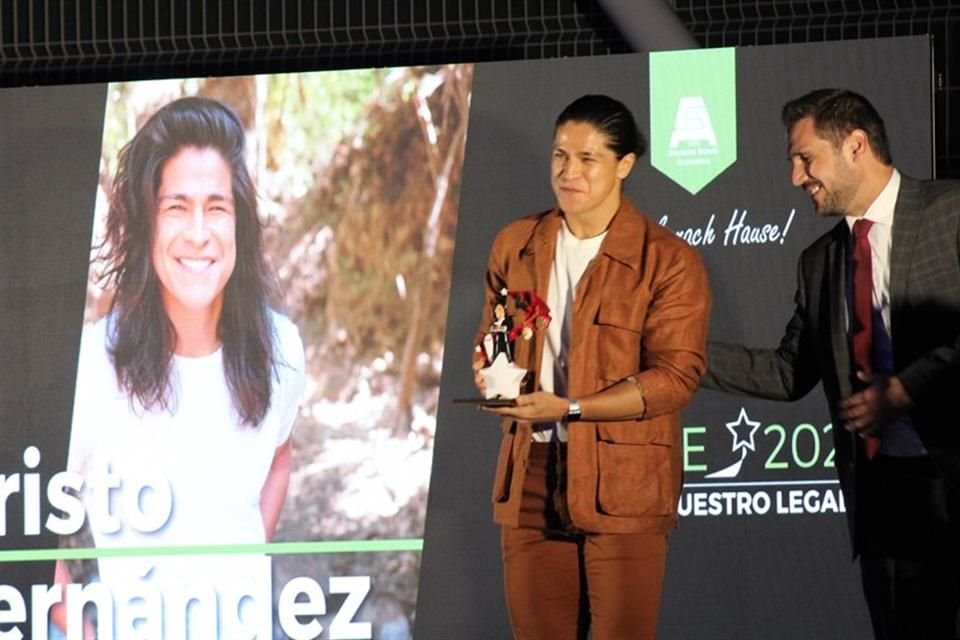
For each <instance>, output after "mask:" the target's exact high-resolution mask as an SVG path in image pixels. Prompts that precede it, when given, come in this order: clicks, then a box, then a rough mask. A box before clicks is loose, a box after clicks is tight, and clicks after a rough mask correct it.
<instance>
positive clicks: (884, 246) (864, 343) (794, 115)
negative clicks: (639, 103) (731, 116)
mask: <svg viewBox="0 0 960 640" xmlns="http://www.w3.org/2000/svg"><path fill="white" fill-rule="evenodd" d="M783 122H784V125H785V126H786V128H787V133H788V145H789V146H788V155H789V161H790V166H791V171H792V176H791V177H792V181H793V184H794V185H795V186H797V187H800V188H802V189H803V190H804V191H806V192H807V193H808V194H809V196H810V198H811V200H812V201H813V206H814V208H815V209H816V211H817V213H818V214H820V215H825V216H837V217H841V220H840V222H839V223H838V224H837V225H836V226H835V227H834V228H833V229H832V230H830V231H829V232H827V233H826V234H824V235H823V236H821V237H820V238H818V239H817V240H816V241H815V242H814V243H813V244H811V245H810V246H809V247H807V248H806V249H805V250H804V251H803V253H802V254H801V256H800V264H799V274H798V282H797V292H796V296H795V303H796V308H795V309H794V312H793V316H792V317H791V318H790V321H789V323H788V324H787V326H786V330H785V332H784V336H783V338H782V340H781V342H780V345H779V347H777V348H776V349H750V348H747V347H744V346H742V345H735V344H728V343H720V342H711V343H710V344H709V348H708V358H707V360H708V371H707V375H706V376H705V377H704V378H703V380H702V382H701V384H702V385H703V386H705V387H707V388H712V389H719V390H722V391H729V392H733V393H741V394H746V395H751V396H756V397H762V398H769V399H774V400H796V399H798V398H800V397H802V396H804V395H805V394H807V393H808V392H809V391H810V390H811V389H812V388H813V387H814V386H815V385H816V384H817V383H818V382H820V381H822V382H823V388H824V391H825V393H826V396H827V400H828V402H829V406H830V415H831V417H832V419H833V424H834V425H835V426H836V427H837V428H834V430H833V433H834V436H835V441H836V465H837V471H838V473H839V476H840V484H841V487H842V489H843V492H844V498H845V501H846V505H847V516H848V524H849V527H850V534H851V539H852V542H853V550H854V556H855V557H856V555H858V554H859V556H860V568H861V576H862V580H863V588H864V594H865V596H866V601H867V605H868V608H869V610H870V617H871V620H872V623H873V629H874V634H875V636H876V637H877V638H878V639H887V638H911V639H914V638H924V639H926V638H956V637H960V636H958V635H957V614H958V609H960V410H958V405H960V182H949V181H920V180H914V179H912V178H909V177H907V176H905V175H901V174H900V173H899V172H898V171H897V170H896V169H895V168H894V167H893V163H892V159H891V156H890V151H889V146H888V142H887V136H886V131H885V129H884V124H883V120H882V119H881V118H880V116H879V114H877V112H876V110H875V109H874V108H873V106H872V105H871V104H870V103H869V102H868V101H867V100H866V99H865V98H863V97H862V96H860V95H857V94H855V93H852V92H850V91H846V90H835V89H822V90H818V91H814V92H812V93H809V94H807V95H804V96H802V97H800V98H797V99H796V100H793V101H791V102H789V103H787V104H786V105H785V106H784V108H783ZM841 427H842V428H841Z"/></svg>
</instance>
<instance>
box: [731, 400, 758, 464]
mask: <svg viewBox="0 0 960 640" xmlns="http://www.w3.org/2000/svg"><path fill="white" fill-rule="evenodd" d="M759 428H760V421H759V420H751V419H750V417H749V416H748V415H747V410H746V408H744V407H740V415H739V416H737V419H736V421H734V422H728V423H727V430H728V431H729V432H730V433H732V434H733V449H732V450H733V451H734V453H736V451H737V449H742V448H746V449H750V451H756V450H757V448H756V446H754V444H753V434H754V433H756V431H757V429H759ZM746 453H747V452H746V451H744V452H743V454H744V455H746Z"/></svg>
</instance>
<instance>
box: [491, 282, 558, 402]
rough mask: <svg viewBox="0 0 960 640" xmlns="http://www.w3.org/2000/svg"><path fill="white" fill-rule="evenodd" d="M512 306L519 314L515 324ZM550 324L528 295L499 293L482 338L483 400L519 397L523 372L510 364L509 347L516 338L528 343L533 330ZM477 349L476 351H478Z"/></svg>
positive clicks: (547, 315)
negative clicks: (483, 364) (484, 365)
mask: <svg viewBox="0 0 960 640" xmlns="http://www.w3.org/2000/svg"><path fill="white" fill-rule="evenodd" d="M511 303H512V306H513V307H514V308H515V309H516V311H517V313H518V314H522V318H520V320H519V323H516V322H515V321H514V319H513V318H512V317H511V316H510V313H509V308H510V306H511ZM549 324H550V310H549V309H548V308H547V305H546V304H545V303H544V302H543V300H541V299H540V297H539V296H537V294H536V293H534V292H532V291H508V290H507V289H501V290H500V295H499V296H497V298H496V299H495V301H494V305H493V321H492V322H491V323H490V330H489V331H488V332H487V334H486V335H485V336H484V338H483V347H482V352H483V355H484V359H485V361H486V363H487V366H486V367H483V368H482V369H480V375H481V376H483V381H484V384H485V393H484V395H485V399H487V400H490V399H493V398H501V399H512V398H516V397H517V396H518V395H520V384H521V382H523V377H524V376H525V375H526V374H527V370H526V369H524V368H522V367H518V366H517V365H516V364H514V362H513V343H514V341H515V340H516V339H517V338H522V339H524V340H529V339H530V338H532V337H533V333H534V330H535V329H544V328H546V327H547V326H548V325H549ZM478 349H480V347H478Z"/></svg>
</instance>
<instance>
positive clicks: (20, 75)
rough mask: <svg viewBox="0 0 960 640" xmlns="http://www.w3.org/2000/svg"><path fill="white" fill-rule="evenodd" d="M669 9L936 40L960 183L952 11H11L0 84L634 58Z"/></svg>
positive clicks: (417, 6)
mask: <svg viewBox="0 0 960 640" xmlns="http://www.w3.org/2000/svg"><path fill="white" fill-rule="evenodd" d="M658 2H663V4H665V5H666V8H667V9H668V12H670V13H672V14H673V16H675V20H674V22H675V23H676V24H679V25H682V27H684V28H685V30H686V34H687V36H688V37H689V36H692V38H693V40H691V41H690V42H694V41H695V43H696V44H699V45H700V46H704V47H718V46H752V45H765V44H785V43H800V42H820V41H825V40H850V39H859V38H882V37H891V36H904V35H918V34H929V35H931V36H932V39H933V47H934V60H935V76H934V84H935V105H936V108H935V121H936V127H935V144H936V149H937V153H936V156H937V157H936V168H937V174H938V176H939V177H948V176H949V177H960V113H957V112H958V111H960V3H957V2H950V1H949V0H819V1H817V0H607V1H606V2H603V1H601V0H163V1H156V0H0V86H4V87H15V86H22V85H37V84H63V83H71V84H72V83H83V82H104V81H114V80H131V79H141V78H142V79H145V78H161V77H176V76H198V75H231V74H246V73H260V72H266V71H271V72H277V71H296V70H308V69H309V70H323V69H344V68H353V67H370V66H398V65H415V64H438V63H445V62H482V61H489V60H520V59H538V58H556V57H564V56H588V55H607V54H615V53H627V52H630V51H634V50H637V49H638V48H641V47H642V46H643V38H644V37H646V38H648V39H651V41H652V42H653V44H652V45H651V46H652V47H654V48H657V47H659V46H662V45H660V44H658V42H657V41H656V38H655V36H656V34H657V33H659V32H663V31H664V29H659V28H658V29H647V32H648V35H647V36H642V35H641V37H640V40H639V41H638V40H637V34H636V32H637V29H640V30H641V31H642V30H643V26H644V25H645V24H646V25H649V24H650V20H651V19H654V18H656V19H658V20H659V19H663V16H659V17H658V16H655V15H654V13H657V12H661V10H662V9H663V7H662V6H652V5H655V4H656V3H658ZM951 5H952V6H951ZM631 11H638V12H648V13H647V14H646V15H645V17H644V19H639V20H634V21H633V24H632V25H631V24H630V18H631V17H632V16H633V15H634V14H632V13H631ZM649 12H654V13H649ZM664 25H665V28H670V29H672V28H673V26H674V25H672V24H666V23H664ZM877 73H881V74H882V73H884V70H883V69H877ZM890 81H891V82H896V78H891V79H890ZM955 114H956V115H955ZM951 121H953V122H951Z"/></svg>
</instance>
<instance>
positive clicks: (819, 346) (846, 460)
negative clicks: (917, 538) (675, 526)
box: [701, 176, 960, 553]
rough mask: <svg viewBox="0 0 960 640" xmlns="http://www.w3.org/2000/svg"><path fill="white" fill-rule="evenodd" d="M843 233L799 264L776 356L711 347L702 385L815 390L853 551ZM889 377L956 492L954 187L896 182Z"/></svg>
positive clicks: (855, 446)
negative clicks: (844, 406)
mask: <svg viewBox="0 0 960 640" xmlns="http://www.w3.org/2000/svg"><path fill="white" fill-rule="evenodd" d="M849 236H850V233H849V230H848V227H847V224H846V222H845V221H843V220H841V221H840V222H839V223H838V224H837V225H836V226H835V227H834V228H833V229H832V230H830V231H829V232H827V233H825V234H824V235H823V236H821V237H820V238H818V239H817V240H816V241H815V242H814V243H813V244H811V245H810V246H809V247H807V248H806V249H805V250H804V251H803V253H802V254H801V256H800V265H799V273H798V277H797V292H796V296H795V302H796V309H795V310H794V313H793V317H792V318H791V319H790V322H789V323H788V324H787V327H786V330H785V332H784V336H783V339H782V340H781V342H780V346H779V347H778V348H776V349H750V348H747V347H744V346H742V345H735V344H728V343H719V342H711V343H710V344H709V346H708V351H707V374H706V375H705V376H704V378H703V379H702V380H701V385H702V386H704V387H707V388H711V389H718V390H722V391H729V392H734V393H741V394H746V395H751V396H756V397H762V398H769V399H772V400H796V399H798V398H800V397H802V396H804V395H806V394H807V393H808V392H809V391H810V390H811V389H813V387H815V386H816V384H817V382H820V381H822V382H823V388H824V392H825V393H826V396H827V401H828V402H829V406H830V415H831V418H832V419H833V424H834V427H835V428H834V429H833V434H834V440H835V443H836V465H837V471H838V473H839V476H840V484H841V488H842V489H843V492H844V499H845V501H846V505H847V517H848V524H849V526H850V530H851V539H852V540H853V543H854V552H855V553H856V552H857V546H858V539H857V535H856V521H857V518H856V503H857V500H856V498H857V494H858V493H860V492H862V491H864V490H865V489H866V488H865V487H864V486H862V485H863V483H860V486H858V484H857V482H856V480H857V475H858V474H857V465H858V460H860V459H862V456H863V448H862V446H861V444H860V442H859V439H858V438H856V437H854V436H853V435H852V434H851V433H850V432H848V431H846V430H845V429H843V428H842V426H843V421H842V420H841V419H840V417H839V413H838V404H839V402H840V400H841V399H842V398H844V397H846V396H848V395H850V394H851V393H852V391H853V386H852V384H853V383H852V381H853V376H854V375H855V371H854V370H853V367H852V366H851V355H850V348H849V342H848V338H847V332H846V320H845V317H844V316H845V302H844V300H845V296H846V291H845V289H846V278H845V268H846V266H845V265H846V256H847V251H848V250H849ZM890 304H891V309H890V324H891V338H892V341H893V350H894V370H895V372H896V375H897V376H898V377H899V378H900V380H901V381H902V382H903V385H904V387H905V388H906V390H907V392H908V393H909V394H910V397H911V398H912V399H913V401H914V405H915V407H914V410H913V411H912V414H911V417H912V418H913V422H914V425H915V426H916V428H917V430H918V432H919V434H920V437H921V439H922V440H923V443H924V446H925V447H926V448H927V450H928V451H929V453H930V457H931V459H932V460H933V462H934V463H935V464H936V465H937V467H938V468H939V469H940V470H941V472H942V473H943V474H944V476H945V477H946V478H947V480H948V482H949V483H950V484H951V485H952V486H953V488H954V489H955V490H957V491H960V410H958V405H960V402H958V401H960V182H956V181H919V180H914V179H912V178H908V177H907V176H902V177H901V183H900V192H899V194H898V196H897V203H896V208H895V210H894V217H893V229H892V245H891V254H890Z"/></svg>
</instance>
